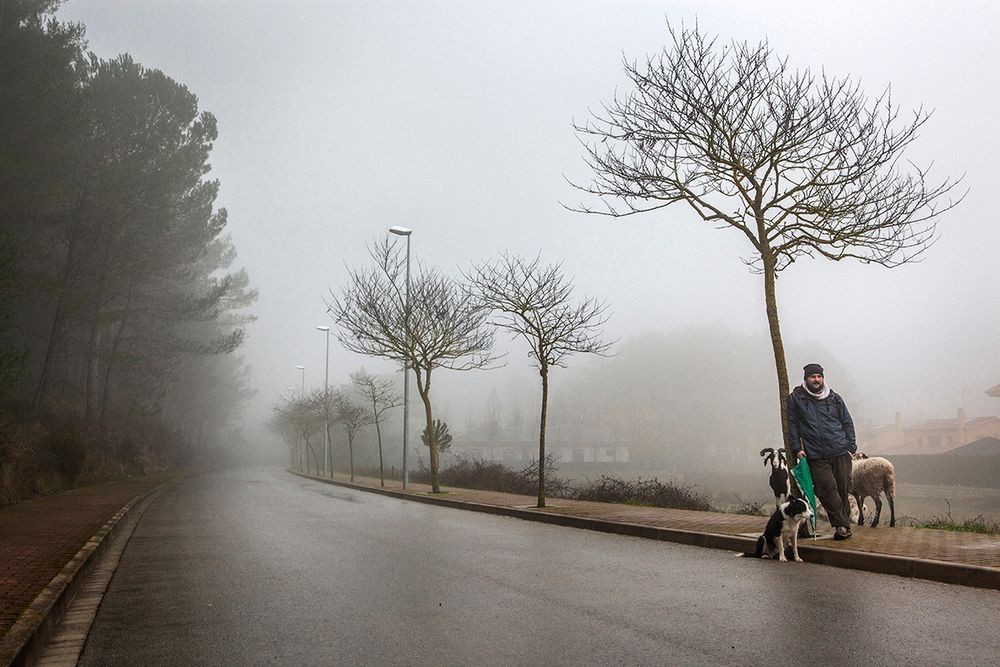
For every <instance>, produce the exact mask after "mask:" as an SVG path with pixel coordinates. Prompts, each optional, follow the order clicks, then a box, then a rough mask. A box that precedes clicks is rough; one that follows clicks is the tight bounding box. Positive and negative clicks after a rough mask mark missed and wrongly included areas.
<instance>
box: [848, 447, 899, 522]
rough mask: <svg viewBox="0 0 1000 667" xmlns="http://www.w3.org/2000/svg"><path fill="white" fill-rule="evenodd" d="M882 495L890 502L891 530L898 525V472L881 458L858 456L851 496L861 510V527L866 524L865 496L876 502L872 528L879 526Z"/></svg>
mask: <svg viewBox="0 0 1000 667" xmlns="http://www.w3.org/2000/svg"><path fill="white" fill-rule="evenodd" d="M882 493H885V497H886V498H887V499H888V500H889V527H890V528H891V527H893V526H895V525H896V503H895V501H896V470H895V469H894V468H893V467H892V464H891V463H889V461H888V460H887V459H884V458H882V457H881V456H875V457H872V458H868V457H867V456H866V455H864V454H858V455H856V457H855V459H854V466H853V468H852V470H851V495H852V496H854V500H855V501H856V502H857V504H858V507H859V508H861V509H860V511H859V512H858V525H859V526H861V525H863V524H864V522H865V515H864V509H865V508H864V506H863V505H862V501H863V500H864V498H865V496H871V497H872V498H873V499H874V500H875V516H874V517H873V518H872V522H871V527H872V528H874V527H875V526H877V525H878V520H879V517H880V516H881V515H882V497H881V494H882Z"/></svg>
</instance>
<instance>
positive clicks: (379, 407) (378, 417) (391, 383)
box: [351, 368, 403, 486]
mask: <svg viewBox="0 0 1000 667" xmlns="http://www.w3.org/2000/svg"><path fill="white" fill-rule="evenodd" d="M351 382H352V383H354V386H355V387H356V388H357V390H358V392H359V393H360V394H361V395H362V396H363V397H364V399H365V401H366V402H367V403H371V423H372V424H375V435H376V436H377V437H378V474H379V482H380V484H381V485H382V486H385V460H384V457H383V456H382V422H383V421H384V417H383V416H384V415H385V413H386V412H387V411H389V410H391V409H393V408H396V407H399V406H400V405H402V404H403V397H402V396H400V394H399V390H398V389H397V388H396V381H395V380H394V379H393V378H391V377H385V376H379V375H374V374H372V373H369V372H368V371H366V370H365V369H364V368H362V369H360V370H357V371H355V372H353V373H351Z"/></svg>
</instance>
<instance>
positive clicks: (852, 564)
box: [288, 469, 1000, 590]
mask: <svg viewBox="0 0 1000 667" xmlns="http://www.w3.org/2000/svg"><path fill="white" fill-rule="evenodd" d="M288 472H290V473H292V474H294V475H298V476H299V477H303V478H306V479H311V480H313V481H316V482H323V483H324V484H332V485H334V486H342V487H345V488H349V489H355V490H358V491H367V492H370V493H376V494H381V495H385V496H392V497H394V498H402V499H406V500H413V501H416V502H421V503H428V504H431V505H441V506H446V507H454V508H457V509H464V510H469V511H474V512H484V513H487V514H496V515H500V516H510V517H515V518H519V519H525V520H527V521H538V522H541V523H549V524H554V525H560V526H569V527H572V528H584V529H587V530H596V531H599V532H603V533H614V534H617V535H628V536H631V537H641V538H645V539H653V540H661V541H664V542H674V543H676V544H687V545H690V546H697V547H707V548H710V549H723V550H726V551H736V552H741V553H753V551H754V548H755V546H756V540H755V539H753V538H750V537H742V536H739V535H723V534H719V533H701V532H696V531H690V530H681V529H678V528H660V527H657V526H647V525H643V524H634V523H623V522H616V521H607V520H604V519H592V518H588V517H579V516H572V515H565V514H549V513H546V512H545V511H544V510H537V509H523V508H517V507H506V506H502V505H485V504H481V503H472V502H467V501H462V500H451V499H449V498H443V497H434V496H426V495H420V494H415V493H410V492H406V491H396V490H393V489H383V488H380V487H372V486H366V485H364V484H354V483H351V482H343V481H338V480H331V479H328V478H325V477H316V476H313V475H307V474H304V473H301V472H298V471H295V470H291V469H288ZM799 555H801V556H802V559H803V560H805V561H806V562H808V563H816V564H820V565H829V566H832V567H839V568H844V569H851V570H863V571H866V572H875V573H877V574H891V575H896V576H900V577H909V578H913V579H925V580H928V581H937V582H940V583H945V584H956V585H960V586H969V587H973V588H989V589H994V590H1000V569H996V568H991V567H984V566H981V565H968V564H964V563H951V562H948V561H940V560H931V559H926V558H909V557H906V556H896V555H889V554H879V553H873V552H868V551H855V550H851V549H846V548H838V549H829V548H826V547H821V546H813V545H809V544H805V542H804V541H800V542H799Z"/></svg>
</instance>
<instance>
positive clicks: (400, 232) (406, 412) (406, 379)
mask: <svg viewBox="0 0 1000 667" xmlns="http://www.w3.org/2000/svg"><path fill="white" fill-rule="evenodd" d="M389 233H390V234H395V235H396V236H405V237H406V305H405V306H404V311H403V328H404V329H405V330H406V342H407V347H409V343H410V234H412V233H413V230H412V229H407V228H406V227H390V228H389ZM409 430H410V364H409V359H406V360H404V361H403V488H404V489H405V488H406V484H407V482H409V480H410V473H409V470H407V468H406V450H407V433H409Z"/></svg>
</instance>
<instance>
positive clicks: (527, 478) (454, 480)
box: [413, 456, 569, 497]
mask: <svg viewBox="0 0 1000 667" xmlns="http://www.w3.org/2000/svg"><path fill="white" fill-rule="evenodd" d="M555 470H556V468H555V461H554V459H553V458H552V457H549V456H547V457H545V492H546V495H548V496H552V497H566V496H565V495H562V494H564V493H565V492H566V490H567V489H568V488H569V485H568V483H567V482H566V481H565V480H562V479H560V478H558V477H556V476H555V474H554V473H555ZM430 479H431V471H430V469H429V468H428V467H427V466H426V464H424V462H423V460H422V459H421V460H420V468H419V469H418V470H417V471H415V472H414V473H413V480H414V481H416V482H423V483H425V484H427V483H430ZM438 479H439V480H440V482H441V484H443V485H444V486H454V487H458V488H462V489H480V490H483V491H501V492H503V493H517V494H521V495H534V494H537V493H538V462H537V461H532V462H531V463H529V464H528V465H527V466H525V467H524V468H523V469H521V470H512V469H510V468H508V467H507V466H505V465H504V464H503V463H500V462H497V461H480V460H477V459H465V458H456V459H455V462H454V463H452V464H451V465H450V466H448V467H447V468H443V469H442V470H441V471H440V472H439V474H438Z"/></svg>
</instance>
